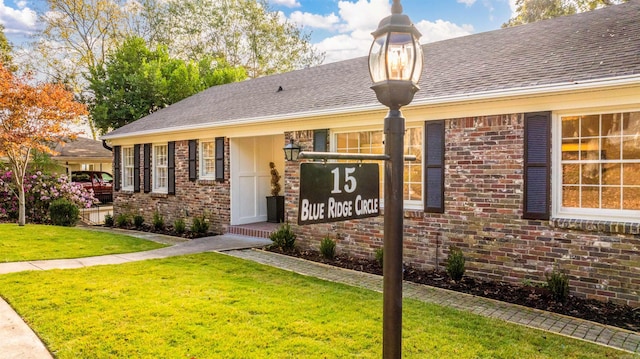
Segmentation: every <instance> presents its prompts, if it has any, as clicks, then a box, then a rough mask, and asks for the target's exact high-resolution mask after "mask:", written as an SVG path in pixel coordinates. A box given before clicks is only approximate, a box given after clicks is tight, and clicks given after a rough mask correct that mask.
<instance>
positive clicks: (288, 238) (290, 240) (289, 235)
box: [269, 223, 296, 251]
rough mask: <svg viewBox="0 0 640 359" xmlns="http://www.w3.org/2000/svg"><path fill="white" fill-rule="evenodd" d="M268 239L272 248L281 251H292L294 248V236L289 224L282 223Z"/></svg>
mask: <svg viewBox="0 0 640 359" xmlns="http://www.w3.org/2000/svg"><path fill="white" fill-rule="evenodd" d="M269 238H270V239H271V241H272V242H273V245H272V247H273V248H279V249H280V250H282V251H290V250H293V249H294V248H295V246H296V234H295V233H293V231H292V230H291V225H289V223H283V224H282V226H280V228H278V230H277V231H275V232H273V233H271V235H270V236H269Z"/></svg>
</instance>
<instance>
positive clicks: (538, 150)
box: [522, 112, 551, 219]
mask: <svg viewBox="0 0 640 359" xmlns="http://www.w3.org/2000/svg"><path fill="white" fill-rule="evenodd" d="M550 139H551V112H534V113H525V114H524V208H523V211H522V212H523V213H522V218H524V219H549V207H550V205H549V200H550V195H551V178H550V176H551V141H550Z"/></svg>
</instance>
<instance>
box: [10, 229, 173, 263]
mask: <svg viewBox="0 0 640 359" xmlns="http://www.w3.org/2000/svg"><path fill="white" fill-rule="evenodd" d="M162 247H165V245H163V244H159V243H155V242H151V241H147V240H144V239H139V238H134V237H130V236H126V235H121V234H115V233H103V232H97V231H91V230H86V229H82V228H75V227H57V226H46V225H38V224H27V225H26V226H23V227H20V226H18V225H17V224H8V223H4V224H0V262H17V261H29V260H40V259H62V258H80V257H89V256H99V255H105V254H117V253H129V252H139V251H146V250H150V249H156V248H162Z"/></svg>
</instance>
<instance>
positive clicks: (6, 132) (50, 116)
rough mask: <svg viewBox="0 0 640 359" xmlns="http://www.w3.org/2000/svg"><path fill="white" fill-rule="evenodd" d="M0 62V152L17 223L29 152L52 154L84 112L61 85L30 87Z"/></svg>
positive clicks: (22, 204) (21, 213) (22, 213)
mask: <svg viewBox="0 0 640 359" xmlns="http://www.w3.org/2000/svg"><path fill="white" fill-rule="evenodd" d="M28 80H29V79H28V78H21V77H17V76H15V75H14V74H13V73H12V72H11V71H9V70H8V69H7V68H5V67H4V66H2V65H0V153H1V154H2V155H4V156H6V157H7V158H8V159H9V164H10V167H11V170H12V171H13V180H14V181H15V184H16V188H17V192H18V193H17V196H18V206H19V214H18V224H19V225H20V226H24V224H25V192H24V191H25V186H24V184H25V175H26V171H27V166H28V164H29V161H30V160H31V157H32V153H33V151H39V152H41V153H52V154H53V153H55V151H54V150H53V149H52V148H53V147H54V146H53V145H54V144H56V143H62V142H64V140H65V139H73V138H75V135H76V134H75V133H74V132H73V131H72V130H71V129H70V127H69V125H70V124H71V123H72V121H73V120H74V119H76V118H78V117H79V116H83V115H85V114H86V113H87V110H86V106H85V105H83V104H80V103H78V102H76V101H74V98H73V93H71V92H69V91H67V90H65V89H64V87H63V86H61V85H57V84H51V83H43V84H39V85H35V86H32V85H30V84H29V83H28Z"/></svg>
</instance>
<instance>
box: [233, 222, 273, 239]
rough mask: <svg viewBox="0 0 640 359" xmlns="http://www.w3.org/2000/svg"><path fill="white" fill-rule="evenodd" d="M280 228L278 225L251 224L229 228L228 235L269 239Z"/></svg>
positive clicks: (266, 223)
mask: <svg viewBox="0 0 640 359" xmlns="http://www.w3.org/2000/svg"><path fill="white" fill-rule="evenodd" d="M278 227H279V224H278V223H268V222H260V223H250V224H242V225H237V226H229V229H228V231H227V233H229V234H237V235H241V236H248V237H258V238H269V236H270V235H271V233H272V232H274V231H276V230H277V229H278Z"/></svg>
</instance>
